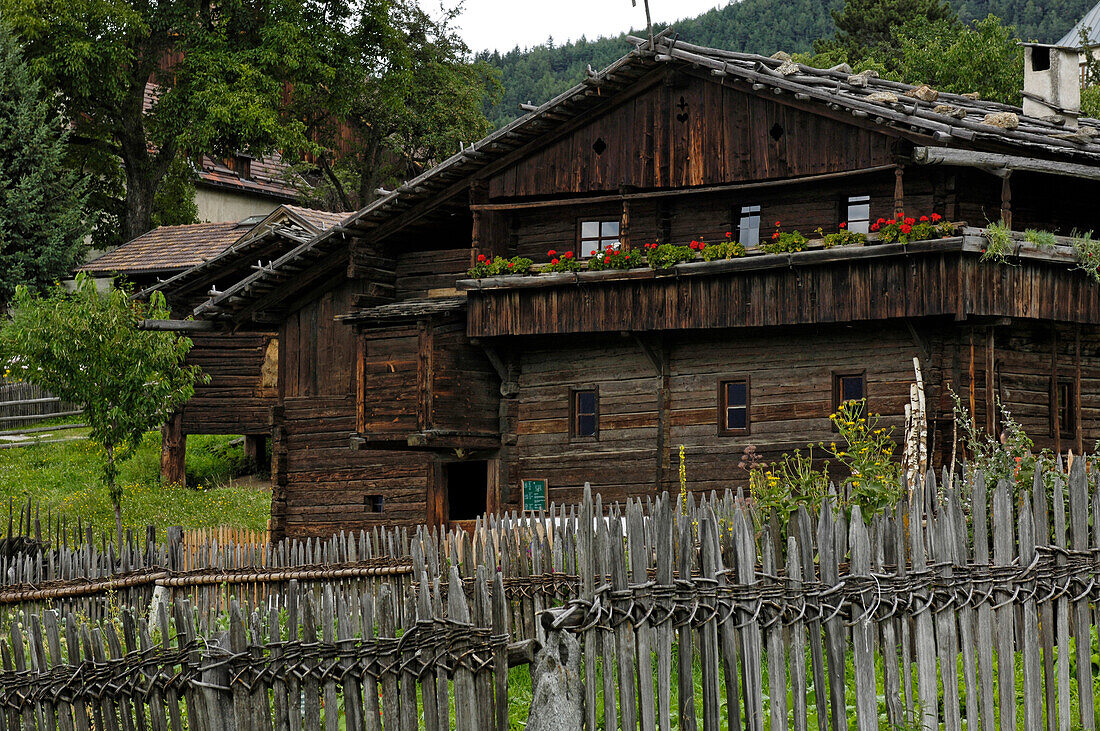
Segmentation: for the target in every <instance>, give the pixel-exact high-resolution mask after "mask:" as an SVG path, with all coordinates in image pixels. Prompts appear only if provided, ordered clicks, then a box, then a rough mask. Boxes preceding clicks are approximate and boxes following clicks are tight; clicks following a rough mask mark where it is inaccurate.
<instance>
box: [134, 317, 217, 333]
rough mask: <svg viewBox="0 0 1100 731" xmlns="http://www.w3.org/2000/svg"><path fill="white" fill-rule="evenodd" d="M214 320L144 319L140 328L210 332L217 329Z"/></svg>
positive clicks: (164, 330)
mask: <svg viewBox="0 0 1100 731" xmlns="http://www.w3.org/2000/svg"><path fill="white" fill-rule="evenodd" d="M217 328H218V325H217V323H216V322H214V321H213V320H142V321H141V323H139V324H138V329H139V330H157V331H163V332H209V331H212V330H217Z"/></svg>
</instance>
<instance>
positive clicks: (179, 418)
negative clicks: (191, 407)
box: [160, 411, 187, 487]
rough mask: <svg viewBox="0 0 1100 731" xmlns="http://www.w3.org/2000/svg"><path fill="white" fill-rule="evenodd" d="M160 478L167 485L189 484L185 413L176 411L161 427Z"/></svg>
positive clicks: (182, 485) (183, 485)
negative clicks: (184, 430) (184, 429)
mask: <svg viewBox="0 0 1100 731" xmlns="http://www.w3.org/2000/svg"><path fill="white" fill-rule="evenodd" d="M160 434H161V446H160V478H161V480H162V481H163V482H164V484H166V485H179V486H180V487H185V486H186V485H187V435H186V434H184V433H183V413H182V412H179V411H177V412H175V413H174V414H172V415H171V416H170V417H168V421H166V422H164V424H163V425H162V426H161V428H160Z"/></svg>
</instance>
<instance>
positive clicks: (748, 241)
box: [737, 206, 760, 246]
mask: <svg viewBox="0 0 1100 731" xmlns="http://www.w3.org/2000/svg"><path fill="white" fill-rule="evenodd" d="M737 239H738V241H740V242H741V243H742V244H744V245H745V246H756V245H757V244H759V243H760V206H742V207H741V225H740V227H739V229H738V235H737Z"/></svg>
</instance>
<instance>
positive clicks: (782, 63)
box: [195, 31, 1100, 318]
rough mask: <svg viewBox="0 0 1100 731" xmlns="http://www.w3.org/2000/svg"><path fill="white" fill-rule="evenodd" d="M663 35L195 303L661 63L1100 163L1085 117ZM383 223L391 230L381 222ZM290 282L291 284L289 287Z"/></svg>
mask: <svg viewBox="0 0 1100 731" xmlns="http://www.w3.org/2000/svg"><path fill="white" fill-rule="evenodd" d="M667 33H669V31H666V32H665V34H661V35H659V36H658V37H657V38H656V42H655V44H654V46H653V47H650V46H649V42H648V41H647V40H645V39H641V38H631V39H630V40H631V42H633V43H634V44H635V48H634V49H633V50H632V51H631V52H630V53H628V54H627V55H625V56H623V57H622V58H620V59H619V60H617V61H615V62H614V63H612V64H611V65H610V66H608V67H607V68H606V69H604V70H602V71H600V72H592V73H590V74H589V75H588V77H587V78H586V79H585V80H584V81H582V82H581V83H580V84H578V85H577V86H574V87H573V88H571V89H569V90H568V91H565V92H563V93H562V94H559V95H558V96H556V97H555V98H553V99H551V100H550V101H548V102H546V103H545V104H543V105H542V106H540V107H538V108H537V109H534V110H532V111H530V112H529V113H528V114H526V115H524V116H523V117H520V118H519V119H517V120H515V121H513V122H512V123H510V124H508V125H506V126H505V127H503V128H501V129H499V130H497V131H495V132H493V133H492V134H490V135H489V136H487V137H485V138H483V139H481V140H479V141H477V142H475V143H473V144H472V145H469V146H467V147H465V148H464V149H463V150H462V151H460V152H458V153H457V154H455V155H453V156H452V157H450V158H448V159H447V160H445V161H443V162H442V163H440V164H439V165H437V166H435V167H434V168H431V169H430V170H428V171H426V172H424V173H422V174H421V175H419V176H417V177H416V178H414V179H412V180H410V181H408V182H406V183H404V184H403V185H401V186H400V187H399V188H398V189H397V190H395V191H392V192H389V193H387V194H386V195H383V196H381V197H380V198H378V199H377V200H375V201H374V202H372V203H371V204H370V205H368V206H366V207H365V208H363V209H362V210H360V211H359V212H358V213H356V214H355V215H354V216H352V217H350V218H348V219H347V220H345V221H343V222H342V223H341V224H340V225H339V226H334V227H333V228H331V229H329V230H328V231H325V232H323V233H321V234H319V235H317V236H316V237H315V238H314V239H312V240H311V241H309V242H307V243H304V244H302V245H301V246H299V247H297V248H295V249H293V250H292V251H289V252H288V253H286V254H285V255H283V256H282V257H280V258H279V259H277V260H276V261H275V262H273V264H272V265H271V266H269V267H264V269H263V270H261V271H256V272H254V273H252V274H251V275H250V276H248V277H245V278H244V279H242V280H241V281H240V282H238V283H236V284H234V285H233V286H231V287H229V288H227V289H226V290H225V291H224V292H221V293H219V294H217V295H216V296H214V297H212V298H211V299H210V300H208V301H207V302H205V303H203V304H201V305H200V306H199V307H197V308H196V309H195V314H196V315H197V316H199V317H231V318H236V317H240V316H247V313H248V312H249V311H250V310H249V308H250V307H252V306H253V303H255V302H257V301H259V300H260V299H261V298H270V296H271V293H272V291H273V290H275V289H276V288H281V287H284V285H286V284H288V283H291V282H292V281H293V280H294V279H295V278H296V277H298V276H300V273H301V272H302V271H303V270H305V269H306V268H308V267H311V266H314V265H315V264H317V263H319V262H322V261H327V260H328V258H329V257H331V256H333V255H336V254H338V253H339V252H342V251H343V250H344V249H345V247H346V242H345V238H344V236H343V235H342V234H344V233H349V234H352V235H357V236H362V237H366V238H369V237H370V236H371V235H372V233H373V232H375V231H377V230H378V229H379V228H380V227H383V226H387V224H390V223H392V222H396V221H397V220H399V219H400V217H401V216H402V214H405V213H410V214H411V215H414V216H417V217H420V216H423V215H424V210H425V209H426V208H429V207H431V206H433V205H443V204H445V203H447V202H448V201H449V200H450V199H452V198H453V197H454V196H456V195H457V194H458V192H459V191H462V190H464V189H463V188H462V184H463V181H469V180H471V179H472V178H473V177H474V176H475V175H476V174H477V173H479V172H481V171H483V170H484V169H485V168H487V167H488V166H490V165H493V164H494V163H497V162H499V161H501V160H502V159H503V158H505V157H506V156H507V155H509V154H511V153H513V152H515V151H516V150H518V149H520V148H522V147H524V146H525V145H527V144H529V143H531V142H533V141H535V140H537V139H539V138H541V137H543V136H544V135H547V134H550V133H552V132H553V130H555V129H557V128H560V127H561V126H564V125H568V124H569V123H571V122H572V120H574V119H576V118H577V117H578V116H580V115H581V114H584V113H585V112H587V111H589V110H591V109H592V108H593V107H596V106H598V105H600V104H607V103H609V99H610V98H611V97H613V96H614V95H615V94H616V92H618V91H619V90H621V89H623V88H625V87H627V86H630V85H631V84H633V83H634V82H636V81H637V80H638V79H640V78H641V77H643V76H645V75H647V74H649V73H650V72H652V71H653V70H654V69H656V68H658V67H660V66H662V65H664V64H676V65H677V66H681V67H685V68H689V69H699V70H704V71H709V72H710V73H711V74H713V75H715V76H716V77H730V78H732V79H733V80H734V81H736V82H738V83H740V84H743V85H745V86H747V87H751V89H752V90H753V91H755V92H758V93H768V94H775V95H789V96H790V98H793V99H794V100H796V101H797V102H800V103H806V102H809V103H816V104H820V105H822V106H823V107H826V108H828V109H829V110H830V112H832V113H838V112H839V113H844V114H851V115H852V117H853V118H855V119H858V120H860V121H861V122H862V123H869V124H873V125H876V126H879V127H882V128H883V130H884V131H887V130H889V131H890V132H891V133H892V134H895V135H899V136H905V137H910V138H912V139H914V140H918V141H920V143H921V144H927V142H928V140H930V139H931V140H934V141H935V142H936V144H938V145H942V146H957V147H963V148H978V149H993V150H998V151H1004V150H1005V149H1006V148H1008V149H1011V150H1012V151H1013V152H1015V153H1017V154H1023V155H1029V156H1033V157H1039V158H1043V157H1053V158H1056V159H1066V158H1068V159H1071V160H1074V161H1077V162H1082V163H1086V164H1089V165H1100V121H1098V120H1094V119H1086V118H1082V119H1081V120H1080V122H1081V129H1080V130H1079V131H1077V132H1071V131H1067V130H1065V129H1064V128H1063V127H1061V126H1059V125H1057V124H1055V123H1053V122H1051V121H1048V120H1040V119H1036V118H1033V117H1027V116H1024V114H1023V111H1022V110H1021V109H1020V108H1019V107H1015V106H1011V105H1008V104H1001V103H998V102H991V101H983V100H980V99H975V98H971V97H969V96H963V95H959V94H939V95H938V98H937V99H936V100H935V101H933V102H928V101H921V100H920V99H917V98H913V97H909V96H906V92H911V91H914V90H916V89H917V87H916V86H915V85H911V84H904V83H900V82H896V81H888V80H886V79H879V78H875V77H873V76H868V75H865V74H859V75H853V74H851V73H850V71H848V70H847V69H843V68H834V69H817V68H813V67H810V66H805V65H802V64H797V63H793V62H791V61H790V60H783V59H777V58H769V57H766V56H759V55H756V54H750V53H739V52H734V51H725V50H721V49H715V48H706V47H703V46H696V45H692V44H689V43H685V42H682V41H679V40H677V39H676V38H670V37H669V35H667ZM1000 113H1010V114H1014V115H1016V117H1017V120H1018V127H1017V128H1016V129H1011V130H1010V129H1003V128H1001V127H998V126H994V125H991V124H987V123H986V117H987V115H990V114H1000ZM384 230H389V229H388V228H387V229H384ZM290 290H292V288H288V291H290Z"/></svg>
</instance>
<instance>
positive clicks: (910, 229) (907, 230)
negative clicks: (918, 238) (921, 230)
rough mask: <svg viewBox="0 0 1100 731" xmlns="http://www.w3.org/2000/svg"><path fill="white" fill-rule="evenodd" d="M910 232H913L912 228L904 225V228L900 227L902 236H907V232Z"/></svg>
mask: <svg viewBox="0 0 1100 731" xmlns="http://www.w3.org/2000/svg"><path fill="white" fill-rule="evenodd" d="M912 230H913V227H912V226H910V225H909V224H905V225H904V226H902V227H901V232H902V233H903V234H907V233H909V232H910V231H912Z"/></svg>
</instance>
